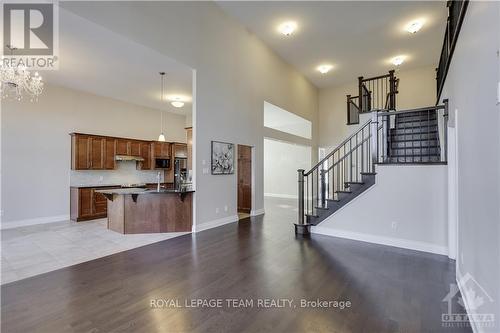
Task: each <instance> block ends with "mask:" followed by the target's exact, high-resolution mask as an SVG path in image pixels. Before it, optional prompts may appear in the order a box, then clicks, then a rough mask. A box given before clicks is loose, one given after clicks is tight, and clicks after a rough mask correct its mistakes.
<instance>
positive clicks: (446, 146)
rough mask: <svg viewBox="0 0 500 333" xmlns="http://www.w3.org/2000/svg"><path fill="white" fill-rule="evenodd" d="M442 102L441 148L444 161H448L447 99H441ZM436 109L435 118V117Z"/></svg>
mask: <svg viewBox="0 0 500 333" xmlns="http://www.w3.org/2000/svg"><path fill="white" fill-rule="evenodd" d="M443 102H444V114H443V136H444V140H443V141H444V142H443V150H444V156H443V157H444V162H448V99H445V100H443ZM437 112H438V111H437V110H436V119H437Z"/></svg>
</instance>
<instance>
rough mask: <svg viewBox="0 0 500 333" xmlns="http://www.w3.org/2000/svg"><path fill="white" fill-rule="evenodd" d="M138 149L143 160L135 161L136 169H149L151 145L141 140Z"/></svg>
mask: <svg viewBox="0 0 500 333" xmlns="http://www.w3.org/2000/svg"><path fill="white" fill-rule="evenodd" d="M140 145H141V146H140V151H141V155H140V156H141V157H142V158H143V159H144V161H142V162H139V163H137V169H139V170H149V169H151V165H152V164H151V146H152V144H151V143H150V142H141V143H140Z"/></svg>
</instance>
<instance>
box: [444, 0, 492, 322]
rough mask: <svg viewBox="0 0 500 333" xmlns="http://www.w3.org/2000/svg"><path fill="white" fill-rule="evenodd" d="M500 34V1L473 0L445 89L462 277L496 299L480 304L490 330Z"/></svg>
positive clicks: (458, 255)
mask: <svg viewBox="0 0 500 333" xmlns="http://www.w3.org/2000/svg"><path fill="white" fill-rule="evenodd" d="M499 34H500V3H499V2H482V1H471V2H469V7H468V9H467V13H466V15H465V19H464V22H463V25H462V29H461V31H460V35H459V38H458V43H457V45H456V48H455V53H454V54H453V58H452V61H451V66H450V69H449V72H448V76H447V78H446V82H445V86H444V90H443V92H442V95H441V97H442V98H443V99H444V98H448V99H449V108H450V115H451V116H450V122H449V126H451V127H455V132H456V136H457V142H456V145H457V156H456V160H457V164H456V165H454V166H453V167H454V168H456V172H457V177H454V176H453V175H450V179H454V178H456V180H457V184H456V185H455V186H456V188H457V191H458V193H457V207H458V209H457V212H456V215H457V219H458V251H457V273H458V278H460V277H461V276H463V275H465V274H467V273H470V274H471V275H472V276H473V277H474V278H475V280H476V281H477V282H478V283H479V284H480V285H481V286H482V287H483V288H484V289H485V290H486V291H487V292H488V293H489V295H490V296H491V297H492V298H493V299H494V301H495V303H490V302H485V304H484V305H483V306H481V307H480V308H478V309H477V311H478V312H481V313H494V314H496V327H495V328H492V329H491V330H490V331H491V332H498V330H499V327H500V306H499V302H500V283H499V281H500V210H499V207H500V173H499V172H500V171H499V170H500V108H499V106H498V105H497V104H496V100H497V87H498V82H499V80H500V75H499V67H500V64H499V56H498V53H497V52H498V50H499V48H500V36H499ZM455 113H456V118H455V117H454V114H455ZM450 170H452V169H451V168H450ZM469 310H470V309H469ZM482 330H483V329H477V331H482ZM484 331H488V329H484Z"/></svg>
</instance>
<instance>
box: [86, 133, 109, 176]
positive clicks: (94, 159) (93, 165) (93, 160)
mask: <svg viewBox="0 0 500 333" xmlns="http://www.w3.org/2000/svg"><path fill="white" fill-rule="evenodd" d="M89 140H90V169H93V170H102V169H104V150H105V149H106V148H105V145H104V143H105V141H106V139H104V138H102V137H90V139H89Z"/></svg>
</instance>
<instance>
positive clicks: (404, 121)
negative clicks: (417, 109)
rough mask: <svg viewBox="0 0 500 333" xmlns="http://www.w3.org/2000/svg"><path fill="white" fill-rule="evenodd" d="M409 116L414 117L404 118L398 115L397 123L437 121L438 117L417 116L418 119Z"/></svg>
mask: <svg viewBox="0 0 500 333" xmlns="http://www.w3.org/2000/svg"><path fill="white" fill-rule="evenodd" d="M409 118H412V117H403V118H399V117H396V123H400V124H401V123H416V122H420V121H421V122H424V121H437V118H436V117H434V118H432V117H431V118H416V119H413V118H412V119H409Z"/></svg>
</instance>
